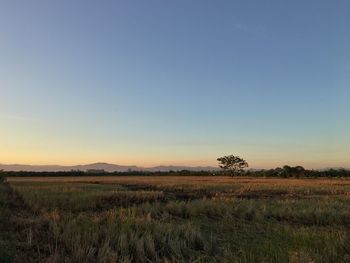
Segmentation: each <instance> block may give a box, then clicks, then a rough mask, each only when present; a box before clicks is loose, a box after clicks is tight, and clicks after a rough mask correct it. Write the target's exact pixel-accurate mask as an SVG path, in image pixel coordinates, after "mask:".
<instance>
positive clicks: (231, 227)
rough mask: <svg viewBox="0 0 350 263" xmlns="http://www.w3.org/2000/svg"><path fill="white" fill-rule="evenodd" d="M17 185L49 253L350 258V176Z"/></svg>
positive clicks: (135, 258) (68, 258)
mask: <svg viewBox="0 0 350 263" xmlns="http://www.w3.org/2000/svg"><path fill="white" fill-rule="evenodd" d="M11 185H12V187H13V189H15V190H16V191H17V193H19V194H20V195H21V196H22V197H23V200H24V202H25V203H26V204H27V205H28V206H29V207H30V208H31V209H32V213H33V218H31V219H30V220H32V223H34V225H35V223H37V224H41V225H45V226H47V228H46V229H45V228H41V230H40V229H39V230H36V231H34V232H35V236H34V240H37V244H40V242H43V240H44V242H45V244H46V248H45V249H44V248H43V249H42V251H41V250H40V249H41V248H40V246H38V249H39V253H40V255H41V258H42V262H350V199H349V194H348V193H349V186H348V185H347V186H346V185H344V186H343V185H336V186H334V185H333V186H328V185H322V186H320V185H315V186H305V185H302V184H301V185H299V186H298V185H292V186H289V185H254V184H231V185H202V186H195V185H175V186H165V185H152V186H148V185H137V186H135V185H115V184H94V183H91V184H89V183H39V182H37V183H24V182H16V183H15V182H14V183H12V184H11ZM0 189H1V188H0ZM2 192H4V191H0V199H1V200H5V198H4V197H3V196H2ZM3 203H4V201H3ZM0 204H1V203H0ZM4 211H5V210H4ZM8 213H9V210H8ZM5 214H6V213H4V215H5ZM43 229H44V230H45V231H44V230H43ZM0 253H1V252H0Z"/></svg>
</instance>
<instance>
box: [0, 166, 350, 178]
mask: <svg viewBox="0 0 350 263" xmlns="http://www.w3.org/2000/svg"><path fill="white" fill-rule="evenodd" d="M226 174H227V171H219V170H216V171H188V170H182V171H167V172H162V171H158V172H150V171H125V172H106V171H104V170H88V171H77V170H72V171H57V172H29V171H16V172H14V171H1V170H0V178H1V177H10V176H13V177H16V176H17V177H20V176H22V177H31V176H42V177H55V176H62V177H63V176H69V177H77V176H169V175H170V176H220V175H226ZM231 176H232V175H231ZM239 176H250V177H282V178H305V177H310V178H316V177H350V170H346V169H343V168H339V169H327V170H308V169H305V168H303V167H302V166H294V167H292V166H288V165H285V166H283V167H282V168H281V167H277V168H275V169H263V170H247V171H245V172H244V173H240V174H239Z"/></svg>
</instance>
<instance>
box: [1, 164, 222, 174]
mask: <svg viewBox="0 0 350 263" xmlns="http://www.w3.org/2000/svg"><path fill="white" fill-rule="evenodd" d="M217 169H218V168H217V167H211V166H195V167H194V166H173V165H169V166H163V165H161V166H154V167H139V166H136V165H117V164H110V163H92V164H86V165H72V166H65V165H26V164H0V170H4V171H29V172H58V171H71V170H79V171H88V170H104V171H106V172H127V171H130V170H132V171H148V172H156V171H161V172H168V171H180V170H189V171H211V170H217Z"/></svg>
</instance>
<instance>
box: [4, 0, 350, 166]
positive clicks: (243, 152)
mask: <svg viewBox="0 0 350 263" xmlns="http://www.w3.org/2000/svg"><path fill="white" fill-rule="evenodd" d="M349 13H350V2H349V1H347V0H344V1H340V0H335V1H328V0H327V1H326V0H324V1H322V0H308V1H305V0H296V1H286V0H275V1H272V0H271V1H260V0H256V1H249V0H248V1H213V0H211V1H207V0H194V1H187V0H176V1H164V0H162V1H161V0H159V1H154V0H150V1H108V0H105V1H92V0H81V1H78V0H76V1H70V0H63V1H44V0H42V1H39V0H33V1H24V0H22V1H20V0H18V1H13V0H3V1H1V3H0V163H8V164H13V163H22V164H63V165H70V164H85V163H92V162H110V163H116V164H135V165H141V166H153V165H162V164H163V165H170V164H171V165H193V166H197V165H214V166H215V165H216V164H217V162H216V158H217V157H220V156H223V155H227V154H235V155H239V156H241V157H243V158H244V159H246V160H247V161H248V163H249V164H250V166H251V167H255V168H268V167H276V166H281V165H284V164H288V165H303V166H305V167H307V168H323V167H350V136H349V134H350V121H349V117H350V30H349V26H350V15H349Z"/></svg>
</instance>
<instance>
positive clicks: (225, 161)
mask: <svg viewBox="0 0 350 263" xmlns="http://www.w3.org/2000/svg"><path fill="white" fill-rule="evenodd" d="M217 161H218V162H219V167H220V168H221V169H223V171H225V172H228V173H229V175H230V176H235V175H240V174H242V173H243V172H244V168H247V167H248V163H247V162H246V161H245V160H244V159H242V158H240V157H239V156H234V155H232V154H231V155H228V156H223V157H220V158H217Z"/></svg>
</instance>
